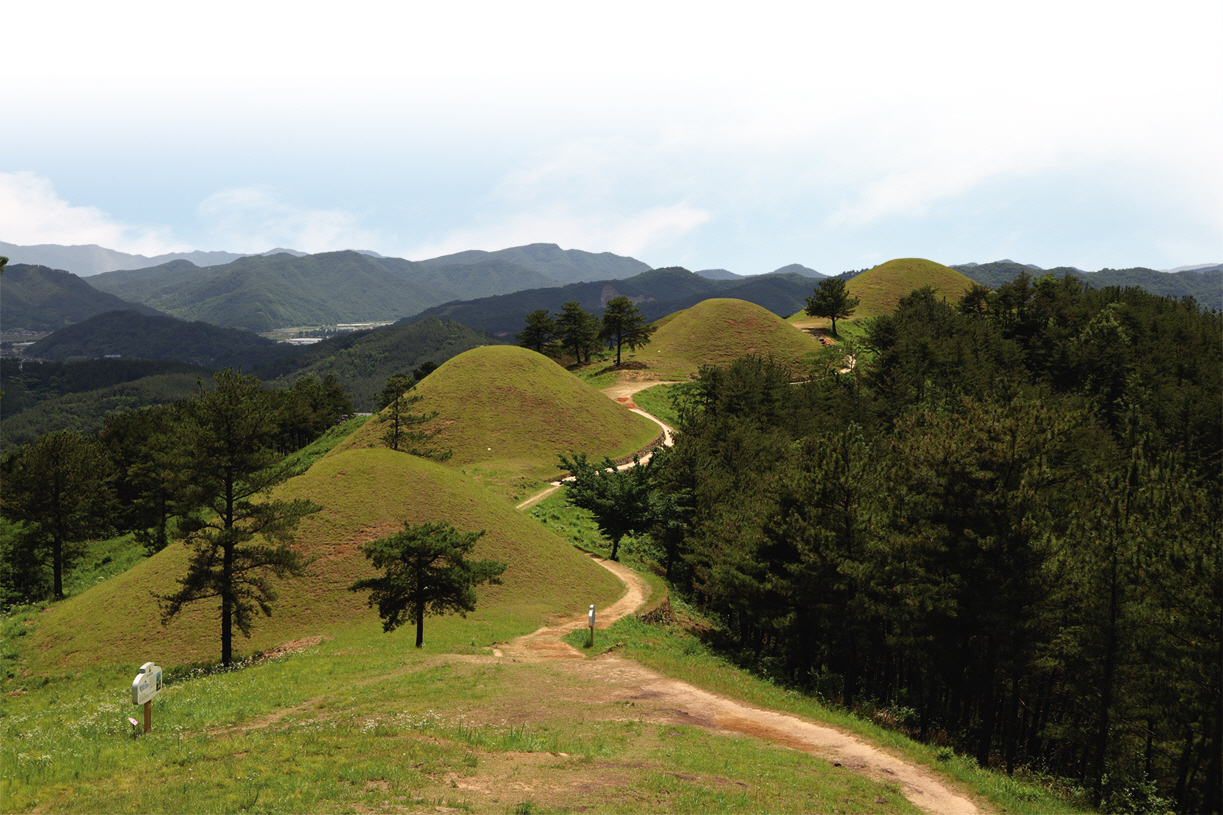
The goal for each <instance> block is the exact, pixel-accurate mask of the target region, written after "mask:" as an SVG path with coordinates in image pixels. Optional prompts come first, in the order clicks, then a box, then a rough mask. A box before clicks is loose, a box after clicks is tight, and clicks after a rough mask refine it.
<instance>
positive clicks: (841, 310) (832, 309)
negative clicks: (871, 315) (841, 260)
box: [807, 277, 860, 336]
mask: <svg viewBox="0 0 1223 815" xmlns="http://www.w3.org/2000/svg"><path fill="white" fill-rule="evenodd" d="M859 299H860V298H857V297H852V296H850V294H849V292H848V291H846V289H845V281H844V280H841V279H840V278H839V277H829V278H827V279H825V280H821V281H820V284H819V285H818V286H816V288H815V294H814V296H812V297H808V298H807V314H808V315H809V316H811V317H827V318H829V319H830V320H832V334H833V336H836V333H837V320H838V319H840V318H844V317H849V316H850V315H852V314H853V313H854V309H856V308H857V307H858V301H859Z"/></svg>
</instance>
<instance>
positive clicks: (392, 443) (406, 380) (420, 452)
mask: <svg viewBox="0 0 1223 815" xmlns="http://www.w3.org/2000/svg"><path fill="white" fill-rule="evenodd" d="M415 386H416V380H415V379H414V378H411V377H407V376H392V377H391V378H390V379H388V380H387V381H386V387H385V388H383V390H382V393H381V394H380V396H379V398H378V403H379V404H380V405H381V407H382V412H381V413H380V414H379V415H378V421H380V422H382V423H384V424H386V425H387V429H386V432H384V433H383V434H382V441H383V442H384V443H385V444H386V446H387V447H389V448H391V449H392V450H400V451H402V452H405V453H410V454H412V455H414V456H422V457H424V458H431V459H433V460H434V461H445V460H446V459H448V458H450V456H451V455H452V451H450V450H441V449H439V448H438V447H437V446H436V445H434V444H433V440H434V439H435V438H437V436H438V433H440V432H441V431H440V429H433V430H426V429H425V427H424V426H425V425H427V424H428V423H429V422H431V421H433V420H434V419H436V418H437V417H438V413H437V411H432V412H430V413H413V412H412V408H413V407H414V406H415V405H417V404H418V403H419V402H420V400H421V396H420V395H419V394H416V393H412V392H411V391H412V389H413V388H414V387H415Z"/></svg>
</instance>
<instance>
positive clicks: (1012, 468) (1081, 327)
mask: <svg viewBox="0 0 1223 815" xmlns="http://www.w3.org/2000/svg"><path fill="white" fill-rule="evenodd" d="M1221 323H1223V321H1221V319H1220V315H1219V314H1217V313H1209V312H1204V311H1203V310H1202V309H1200V308H1198V307H1197V306H1196V305H1195V304H1193V303H1191V302H1183V301H1174V300H1169V299H1162V298H1157V297H1153V296H1151V295H1149V294H1146V293H1145V292H1141V291H1137V290H1124V291H1122V290H1105V291H1099V292H1097V291H1093V290H1091V289H1088V288H1086V287H1084V286H1083V285H1082V284H1081V283H1080V282H1078V281H1077V280H1076V279H1074V278H1069V277H1067V278H1063V279H1061V280H1058V279H1056V278H1053V277H1046V278H1042V279H1041V280H1038V281H1032V280H1031V279H1030V278H1028V277H1026V276H1023V275H1021V276H1019V277H1018V278H1017V279H1016V280H1015V281H1013V283H1012V284H1009V285H1008V286H1005V287H1003V288H1002V289H1001V290H999V291H997V292H990V291H987V290H984V289H982V288H980V287H978V288H973V289H969V290H968V291H967V292H966V294H965V296H964V297H963V298H962V299H961V301H960V302H959V307H958V308H955V307H953V306H952V305H949V304H948V303H946V302H944V301H943V299H942V298H941V297H940V296H939V295H938V294H937V292H936V291H935V290H933V289H929V288H927V289H921V290H917V291H914V292H912V293H910V294H908V295H906V296H904V297H902V298H900V300H899V303H898V307H897V308H896V311H895V312H894V313H892V314H888V315H883V316H879V317H876V318H875V319H874V320H873V322H872V323H871V325H870V326H869V328H868V330H867V332H866V343H867V345H868V347H869V349H870V351H871V352H872V353H871V355H870V356H869V357H868V358H866V359H865V360H863V359H862V357H860V362H859V365H858V368H857V369H856V370H855V371H854V372H853V373H852V374H850V375H845V374H839V373H836V372H835V368H830V369H829V370H826V371H823V372H821V371H817V372H816V375H815V378H814V379H813V380H812V381H810V382H807V383H804V384H801V385H791V384H790V383H789V378H788V375H787V373H786V372H785V371H784V370H777V369H776V368H775V366H774V365H772V364H770V363H768V362H767V361H764V360H759V359H755V360H753V359H744V360H740V361H737V362H736V363H734V364H733V365H730V366H728V367H726V368H724V369H717V368H707V369H704V370H702V371H701V377H700V379H699V380H698V382H697V383H696V384H695V386H694V388H693V392H692V393H691V394H690V396H689V398H688V399H687V400H686V402H685V403H684V407H683V408H682V410H681V412H680V430H681V433H680V435H679V436H678V439H677V444H676V447H675V450H674V452H673V453H672V454H671V455H670V456H668V457H667V458H666V459H665V465H664V466H662V468H661V471H660V472H659V473H658V476H657V481H656V494H661V495H662V496H663V497H664V498H671V499H673V500H675V501H676V502H677V504H676V506H678V507H687V508H689V509H688V510H687V511H686V512H685V511H683V510H682V509H681V510H679V511H674V512H672V513H671V514H670V515H671V517H672V518H674V519H676V521H677V522H676V523H675V524H674V525H673V527H672V529H671V530H670V534H669V536H668V538H669V542H670V545H671V546H673V547H674V549H675V551H676V553H677V556H678V563H679V568H678V569H676V570H674V571H673V572H672V580H673V581H674V583H675V585H676V586H677V587H678V588H679V590H680V591H681V592H682V593H683V594H684V595H685V596H687V597H690V598H692V599H693V600H694V601H695V602H696V603H698V604H699V606H700V607H701V608H702V609H704V610H705V611H706V612H708V613H709V614H710V615H712V617H713V618H714V620H715V621H716V626H717V628H716V631H715V633H714V634H713V635H712V636H711V640H712V641H714V642H716V643H718V644H719V645H720V646H721V647H722V648H724V649H725V651H726V652H728V653H729V654H731V655H732V656H733V658H734V659H735V660H737V661H739V662H740V663H741V664H743V665H746V666H750V667H752V668H753V669H754V670H757V671H760V672H762V673H764V674H767V675H769V676H771V677H774V678H776V679H778V680H782V681H785V682H788V683H793V684H794V685H795V686H798V687H801V688H803V689H806V690H809V691H811V692H814V693H818V694H820V695H822V696H823V697H824V698H826V699H829V700H832V701H835V702H838V703H841V704H844V705H846V706H849V707H853V708H857V709H863V710H879V709H884V708H886V709H887V710H890V711H893V712H895V711H904V714H905V715H904V717H903V722H902V720H901V719H900V718H897V719H896V721H897V722H898V723H900V726H903V727H905V728H906V729H908V730H909V731H910V732H912V733H913V734H914V735H916V736H918V737H920V738H924V739H931V740H933V741H935V743H938V744H942V745H944V746H950V747H954V748H956V749H958V750H959V751H961V752H962V753H964V754H967V755H971V756H973V757H975V759H976V760H977V762H978V763H979V764H981V765H983V766H985V765H988V766H1000V767H1002V768H1005V770H1006V771H1007V772H1008V773H1015V774H1019V773H1021V772H1023V768H1024V767H1025V766H1028V767H1039V768H1042V770H1041V771H1042V772H1052V773H1054V774H1057V775H1061V776H1063V777H1069V778H1072V779H1074V780H1075V782H1076V783H1078V784H1081V785H1082V787H1084V788H1085V789H1086V791H1087V794H1089V795H1090V796H1091V797H1092V800H1093V801H1094V802H1095V803H1097V804H1099V805H1101V806H1105V807H1111V808H1115V809H1118V810H1126V811H1128V810H1132V809H1146V808H1154V809H1160V808H1162V807H1165V806H1167V805H1168V801H1171V805H1172V806H1173V807H1174V808H1175V809H1177V810H1178V811H1185V812H1193V811H1212V810H1214V809H1217V808H1218V807H1219V806H1220V804H1221V803H1223V801H1221V799H1220V793H1219V780H1220V778H1221V776H1223V773H1221V772H1220V760H1219V758H1218V756H1219V754H1220V753H1223V751H1221V750H1220V740H1219V739H1220V737H1219V732H1220V730H1219V727H1220V719H1219V708H1218V704H1217V701H1218V699H1219V698H1220V697H1221V696H1223V667H1221V666H1223V635H1220V632H1219V625H1218V620H1219V618H1220V616H1221V614H1223V588H1220V587H1221V586H1223V570H1221V568H1223V567H1221V565H1220V564H1221V562H1223V552H1221V549H1223V547H1221V546H1220V544H1219V541H1220V540H1221V539H1223V528H1221V527H1223V495H1221V494H1220V486H1219V481H1218V472H1219V461H1220V457H1219V456H1220V443H1219V439H1220V438H1221V437H1220V435H1219V434H1220V432H1221V430H1220V428H1221V425H1223V418H1221V417H1220V416H1219V413H1218V393H1219V392H1220V390H1223V387H1221V384H1220V382H1219V376H1220V371H1223V360H1221V359H1220V352H1221V350H1223V341H1221V340H1223V332H1221V328H1223V324H1221ZM1156 394H1159V395H1158V396H1157V395H1156ZM1169 405H1175V406H1176V407H1175V408H1172V409H1169Z"/></svg>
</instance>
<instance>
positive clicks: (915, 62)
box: [0, 0, 1223, 274]
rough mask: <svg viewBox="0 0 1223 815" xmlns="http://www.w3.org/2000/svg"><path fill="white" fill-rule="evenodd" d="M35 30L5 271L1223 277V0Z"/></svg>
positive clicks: (442, 14)
mask: <svg viewBox="0 0 1223 815" xmlns="http://www.w3.org/2000/svg"><path fill="white" fill-rule="evenodd" d="M443 5H445V6H446V7H445V8H442V7H441V6H443ZM851 5H852V7H849V6H851ZM23 6H24V7H23V8H17V9H10V10H7V11H6V14H5V16H6V29H7V30H8V31H10V32H20V36H12V35H10V36H8V37H6V41H5V49H4V54H3V56H2V57H0V110H3V112H4V122H3V125H0V240H5V241H8V242H11V243H17V244H23V245H28V244H38V243H60V244H87V243H97V244H100V245H103V246H107V247H109V248H114V249H120V250H123V251H128V252H139V253H142V254H156V253H160V252H165V251H180V250H188V249H224V250H228V251H236V252H255V251H264V250H266V249H270V248H272V247H274V246H289V247H293V248H297V249H301V250H303V251H311V252H315V251H325V250H330V249H343V248H359V249H372V250H374V251H377V252H380V253H382V254H385V255H395V256H399V257H407V258H411V259H423V258H425V257H431V256H435V255H438V254H443V253H447V252H453V251H460V250H463V249H472V248H476V249H499V248H503V247H506V246H514V245H521V244H525V243H532V242H548V243H558V244H560V245H561V246H562V247H564V248H576V249H584V250H587V251H594V252H599V251H611V252H617V253H619V254H628V255H632V256H634V257H637V258H640V259H641V260H644V261H645V262H647V263H649V264H651V265H654V266H668V265H682V266H686V267H688V268H690V269H703V268H713V267H722V268H727V269H730V270H731V271H734V272H738V273H740V274H755V273H760V272H767V271H771V270H772V269H775V268H777V267H780V266H783V265H786V264H789V263H802V264H804V265H806V266H810V267H812V268H815V269H817V270H819V271H821V272H826V273H833V274H834V273H837V272H840V271H844V270H848V269H857V268H863V267H867V266H871V265H874V264H875V263H879V262H881V261H884V260H887V259H889V258H893V257H913V256H917V257H927V258H931V259H933V260H938V261H940V262H943V263H962V262H966V261H978V262H985V261H990V260H997V259H1000V258H1003V257H1009V258H1012V259H1015V260H1019V261H1022V262H1026V263H1035V264H1037V265H1039V266H1043V267H1051V266H1055V265H1063V264H1065V265H1073V266H1078V267H1080V268H1083V269H1089V270H1095V269H1099V268H1102V267H1125V266H1148V267H1153V268H1170V267H1175V266H1181V265H1187V264H1192V263H1203V262H1218V261H1220V260H1223V149H1221V148H1220V145H1223V65H1221V64H1220V59H1219V57H1218V43H1219V42H1220V40H1221V38H1223V4H1220V3H1218V2H1217V0H1211V1H1210V2H1197V1H1196V0H1186V1H1185V2H1174V3H1171V4H1164V5H1163V6H1160V7H1156V6H1155V5H1153V4H1149V3H1135V2H1116V1H1114V2H1074V0H1070V1H1069V2H1056V3H1054V2H1039V1H1038V2H1029V3H1024V4H1011V5H1008V6H1002V5H1001V4H983V3H980V2H945V1H942V0H932V2H928V3H923V4H915V3H911V2H903V3H902V2H878V3H858V4H846V3H836V4H831V3H828V4H825V3H804V4H797V3H754V4H752V5H751V6H750V7H749V6H748V5H747V4H734V5H732V4H724V3H709V2H704V3H658V2H653V3H636V2H623V3H619V4H615V5H613V6H607V5H603V6H600V7H595V6H591V7H590V8H580V7H578V6H579V4H573V3H560V2H558V3H542V2H522V3H513V4H510V3H467V4H438V3H429V4H422V3H397V4H391V3H380V2H379V3H368V2H364V3H363V2H354V3H348V4H344V5H335V4H321V3H301V2H295V3H261V2H242V3H237V2H226V1H225V0H221V2H213V3H208V4H180V6H181V7H177V6H176V7H173V8H171V7H169V6H167V4H164V3H136V2H125V1H124V0H118V2H115V3H111V4H97V3H88V4H87V3H75V2H74V3H63V2H54V0H50V1H49V2H43V3H40V4H23Z"/></svg>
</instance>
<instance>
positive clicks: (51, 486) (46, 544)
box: [0, 430, 113, 600]
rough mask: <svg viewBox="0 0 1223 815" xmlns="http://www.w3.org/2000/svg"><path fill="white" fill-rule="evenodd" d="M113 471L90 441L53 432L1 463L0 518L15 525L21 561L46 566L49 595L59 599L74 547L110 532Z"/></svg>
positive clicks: (72, 558) (84, 437)
mask: <svg viewBox="0 0 1223 815" xmlns="http://www.w3.org/2000/svg"><path fill="white" fill-rule="evenodd" d="M112 478H113V471H112V470H111V467H110V462H109V461H108V460H107V458H106V455H105V453H104V451H103V450H102V447H101V445H99V444H98V441H97V439H96V438H94V437H92V436H84V435H81V434H80V433H73V432H71V431H68V430H57V431H55V432H54V433H47V434H46V435H44V436H40V437H39V438H38V440H37V441H35V442H34V443H33V444H29V445H26V446H24V447H20V448H18V449H17V450H15V451H13V452H12V453H10V454H9V455H8V456H7V457H6V458H5V460H4V466H3V482H2V486H0V489H2V490H3V493H2V494H3V498H4V501H3V506H4V515H5V517H7V518H9V519H10V520H12V521H20V522H23V524H24V529H23V530H22V533H21V535H20V537H19V540H20V541H21V544H20V545H21V546H24V547H25V548H26V549H27V550H28V551H27V552H26V553H25V554H22V555H20V557H21V558H23V559H24V561H25V562H31V561H35V560H37V561H39V562H48V561H49V563H50V566H51V572H52V584H51V591H52V595H53V596H54V597H55V599H57V600H59V599H62V598H63V596H64V575H65V574H66V572H67V571H68V569H69V568H71V566H72V563H73V562H74V561H75V560H76V558H77V557H78V556H79V554H80V551H79V544H81V543H82V542H84V541H87V540H90V539H92V538H97V537H101V536H102V535H103V533H104V532H105V531H106V530H107V529H109V528H110V526H111V524H110V521H109V509H110V505H111V500H112V495H113V493H112V490H113V485H112Z"/></svg>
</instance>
